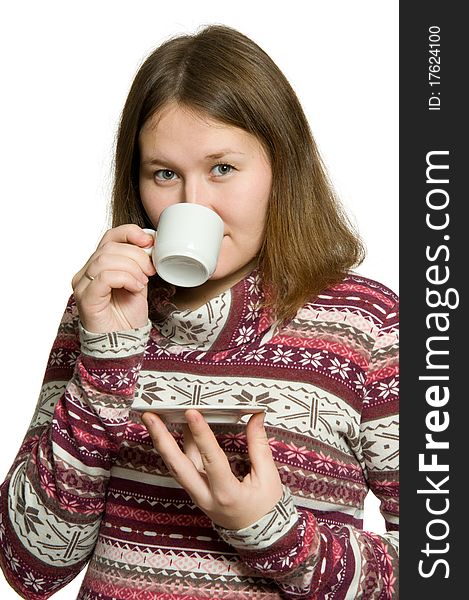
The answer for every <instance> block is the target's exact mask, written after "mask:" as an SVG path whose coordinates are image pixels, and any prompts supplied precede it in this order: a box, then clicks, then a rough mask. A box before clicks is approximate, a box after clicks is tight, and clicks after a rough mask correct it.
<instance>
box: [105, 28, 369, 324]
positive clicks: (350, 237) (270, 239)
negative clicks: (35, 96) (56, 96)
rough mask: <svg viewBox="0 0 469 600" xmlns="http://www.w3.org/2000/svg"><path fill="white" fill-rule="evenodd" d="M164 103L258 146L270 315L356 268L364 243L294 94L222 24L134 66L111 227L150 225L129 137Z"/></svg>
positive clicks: (262, 268) (262, 260) (175, 41)
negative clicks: (266, 180)
mask: <svg viewBox="0 0 469 600" xmlns="http://www.w3.org/2000/svg"><path fill="white" fill-rule="evenodd" d="M168 102H177V103H179V104H181V105H184V106H187V107H189V108H191V109H193V110H196V111H197V112H200V113H203V114H205V115H208V116H209V117H211V118H213V119H216V120H218V121H220V122H222V123H224V124H227V125H232V126H234V127H239V128H241V129H243V130H245V131H247V132H249V133H251V134H253V135H254V136H255V137H256V138H257V139H258V140H259V141H260V142H261V143H262V144H263V146H264V147H265V149H266V151H267V154H268V157H269V159H270V163H271V168H272V191H271V197H270V200H269V204H268V208H267V215H266V224H265V232H264V239H263V244H262V247H261V249H260V251H259V254H258V268H259V273H260V275H261V278H262V282H263V285H264V287H265V289H266V290H268V291H269V293H268V297H269V303H270V304H271V306H272V308H273V310H274V313H275V315H276V317H277V318H278V319H280V320H283V319H286V318H291V317H293V316H294V314H295V313H296V311H297V310H298V308H299V307H300V306H302V305H303V304H304V302H305V301H306V300H307V299H308V298H311V297H312V296H314V295H316V294H318V293H319V292H320V291H321V290H322V289H324V287H325V286H327V285H328V284H331V283H333V282H336V281H339V280H340V279H342V278H343V277H344V275H345V274H346V273H347V271H348V270H349V269H350V268H352V267H353V266H356V265H358V264H360V262H361V261H362V260H363V257H364V249H363V245H362V243H361V241H360V239H359V237H358V235H357V234H356V233H355V232H354V230H353V228H352V226H351V224H350V222H349V221H348V219H347V217H346V215H345V214H344V212H343V211H342V208H341V205H340V203H339V201H338V199H337V197H336V195H335V192H334V190H333V188H332V186H331V184H330V182H329V179H328V176H327V173H326V169H325V167H324V165H323V162H322V159H321V157H320V155H319V152H318V149H317V147H316V144H315V142H314V139H313V136H312V134H311V131H310V128H309V125H308V122H307V119H306V117H305V115H304V112H303V110H302V108H301V105H300V102H299V101H298V98H297V96H296V94H295V92H294V91H293V89H292V87H291V86H290V84H289V83H288V81H287V79H286V78H285V76H284V75H283V73H282V72H281V71H280V69H279V68H278V67H277V66H276V65H275V63H274V62H273V61H272V59H271V58H270V57H269V56H268V55H267V54H266V53H265V52H264V51H263V50H262V49H261V48H260V47H259V46H258V45H257V44H255V43H254V42H253V41H252V40H251V39H249V38H248V37H246V36H245V35H243V34H241V33H240V32H238V31H236V30H234V29H232V28H230V27H226V26H221V25H210V26H208V27H205V28H203V29H202V30H201V31H199V32H198V33H196V34H194V35H181V36H178V37H174V38H172V39H169V40H168V41H166V42H164V43H163V44H162V45H160V46H159V47H158V48H156V50H154V51H153V52H152V53H151V54H150V55H149V56H148V58H147V59H146V60H145V61H144V63H143V64H142V65H141V67H140V69H139V70H138V72H137V74H136V76H135V79H134V81H133V84H132V86H131V89H130V92H129V95H128V98H127V101H126V103H125V106H124V109H123V112H122V117H121V121H120V126H119V130H118V136H117V143H116V154H115V165H114V166H115V177H114V189H113V199H112V215H113V223H112V224H113V227H115V226H117V225H121V224H124V223H136V224H137V225H140V226H141V227H152V224H151V222H150V221H149V219H148V216H147V215H146V213H145V211H144V209H143V206H142V203H141V200H140V195H139V166H140V153H139V145H138V136H139V133H140V131H141V129H142V127H143V125H144V124H145V123H146V121H147V120H148V119H150V118H151V117H152V116H153V115H154V114H155V113H156V112H158V111H159V110H160V109H161V108H163V106H164V105H166V104H167V103H168ZM159 283H160V284H161V280H160V281H159ZM150 293H151V291H150ZM168 293H170V292H168Z"/></svg>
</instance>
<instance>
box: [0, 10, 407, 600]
mask: <svg viewBox="0 0 469 600" xmlns="http://www.w3.org/2000/svg"><path fill="white" fill-rule="evenodd" d="M2 7H3V8H2V9H1V11H0V56H1V59H0V60H1V84H2V90H3V91H2V94H1V96H0V131H1V136H0V170H1V188H0V189H1V196H2V202H1V236H0V251H1V253H0V256H1V271H0V273H1V275H0V281H1V286H2V287H1V294H0V303H1V304H0V311H1V312H0V314H1V317H2V328H3V343H2V347H1V353H2V360H1V362H0V365H1V373H0V375H1V385H2V387H1V389H2V398H1V403H2V407H3V411H4V418H2V419H0V480H2V479H3V478H4V476H5V474H6V472H7V470H8V468H9V466H10V464H11V462H12V460H13V459H14V456H15V455H16V452H17V450H18V447H19V444H20V442H21V439H22V437H23V434H24V433H25V431H26V428H27V426H28V424H29V421H30V419H31V417H32V414H33V411H34V406H35V403H36V400H37V396H38V393H39V389H40V385H41V380H42V376H43V373H44V369H45V364H46V360H47V356H48V353H49V350H50V346H51V344H52V342H53V340H54V337H55V333H56V330H57V326H58V323H59V321H60V317H61V315H62V312H63V310H64V307H65V304H66V301H67V299H68V297H69V295H70V293H71V286H70V281H71V278H72V276H73V275H74V273H75V272H76V271H78V270H79V269H80V268H81V266H82V264H83V263H84V262H85V261H86V260H87V258H88V256H89V255H90V254H91V253H92V252H93V250H94V248H95V246H96V244H97V242H98V241H99V239H100V237H101V235H102V234H103V233H104V231H105V230H106V229H107V227H108V221H107V214H108V213H107V205H108V200H109V197H110V187H111V160H112V149H113V140H114V135H115V132H116V127H117V123H118V119H119V114H120V111H121V109H122V106H123V103H124V100H125V98H126V94H127V92H128V89H129V86H130V83H131V81H132V79H133V76H134V75H135V72H136V70H137V68H138V66H139V65H140V63H141V62H142V60H143V59H144V58H145V57H146V55H147V54H148V53H149V52H150V51H151V50H152V49H153V48H154V47H155V46H157V45H158V44H159V43H160V42H162V41H163V40H165V39H166V38H167V37H169V36H171V35H173V34H176V33H186V32H193V31H194V30H195V29H196V28H197V27H199V26H200V25H203V24H208V23H223V24H226V25H230V26H232V27H235V28H237V29H239V30H240V31H242V32H243V33H245V34H247V35H248V36H250V37H252V38H253V39H254V41H256V42H257V43H258V44H259V45H260V46H261V47H262V48H264V50H266V51H267V52H268V53H269V54H270V56H271V57H272V58H273V59H274V61H275V62H276V63H277V64H278V65H279V67H280V68H281V69H282V70H283V72H284V73H285V75H286V76H287V78H288V79H289V81H290V83H291V84H292V85H293V87H294V89H295V90H296V92H297V94H298V96H299V98H300V101H301V102H302V104H303V107H304V109H305V112H306V114H307V116H308V119H309V121H310V124H311V127H312V130H313V134H314V136H315V138H316V141H317V143H318V145H319V148H320V151H321V153H322V155H323V158H324V160H325V162H326V165H327V167H328V170H329V173H330V176H331V178H332V181H333V183H334V184H335V186H336V189H337V191H338V192H339V195H340V197H341V198H342V201H343V203H344V205H345V206H346V208H347V210H348V212H349V214H350V216H351V218H352V220H353V222H354V223H355V224H356V225H357V226H358V228H359V230H360V232H361V234H362V236H363V238H364V240H365V242H366V244H367V248H368V258H367V260H366V262H365V263H364V264H363V266H362V267H360V269H359V271H360V272H361V273H363V274H364V275H366V276H368V277H372V278H374V279H378V280H379V281H381V282H382V283H385V284H387V285H388V286H389V287H391V288H392V289H394V290H395V291H396V292H397V291H398V2H395V1H392V0H384V1H381V2H376V1H375V0H354V1H353V2H350V1H349V0H329V1H328V2H326V1H321V0H309V1H308V2H306V1H299V0H298V1H294V0H291V1H290V2H288V3H283V2H282V3H274V2H271V1H267V0H265V1H264V0H262V1H258V2H255V1H253V0H249V1H246V0H237V1H236V2H234V3H233V2H220V1H209V0H205V1H204V0H198V1H195V2H194V1H193V0H192V1H190V0H189V1H182V0H173V1H172V2H170V3H162V2H157V1H156V0H155V1H148V0H139V1H135V2H130V0H127V1H123V0H113V1H111V0H100V1H99V2H95V1H93V0H81V1H80V2H76V3H72V2H62V1H53V0H42V1H41V2H37V3H36V2H35V1H33V0H29V1H21V0H17V1H16V2H15V3H12V2H10V3H2ZM366 507H367V511H368V514H367V517H366V521H365V529H370V530H374V531H377V532H382V531H383V523H382V520H381V518H380V517H379V515H378V514H377V508H376V507H377V503H376V501H375V499H374V498H373V497H371V498H369V499H368V500H367V502H366ZM82 576H83V574H81V575H80V576H79V577H78V578H77V579H76V580H75V581H73V582H72V583H71V584H69V585H68V586H67V587H66V588H65V589H64V590H62V591H61V592H59V593H57V594H56V596H54V598H58V599H67V600H71V599H72V598H75V597H76V594H77V592H78V589H79V585H80V582H81V579H82ZM0 597H1V598H2V600H9V599H14V598H17V597H18V596H17V595H16V594H15V593H14V592H13V591H11V589H10V588H9V586H8V585H7V584H6V582H5V580H4V579H3V577H2V576H1V575H0Z"/></svg>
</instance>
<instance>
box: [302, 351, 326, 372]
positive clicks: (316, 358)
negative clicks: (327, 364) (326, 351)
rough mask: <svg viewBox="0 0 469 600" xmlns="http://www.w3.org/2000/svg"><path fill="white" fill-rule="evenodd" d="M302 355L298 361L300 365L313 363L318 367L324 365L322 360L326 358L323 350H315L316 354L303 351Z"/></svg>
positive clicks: (313, 365) (312, 364)
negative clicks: (322, 352)
mask: <svg viewBox="0 0 469 600" xmlns="http://www.w3.org/2000/svg"><path fill="white" fill-rule="evenodd" d="M300 356H301V360H300V361H298V362H299V363H300V365H304V366H307V365H311V366H312V367H315V368H316V369H317V368H318V367H320V366H321V365H322V361H323V359H324V356H323V355H322V354H321V352H315V353H314V354H312V353H311V352H308V351H306V352H302V353H301V355H300Z"/></svg>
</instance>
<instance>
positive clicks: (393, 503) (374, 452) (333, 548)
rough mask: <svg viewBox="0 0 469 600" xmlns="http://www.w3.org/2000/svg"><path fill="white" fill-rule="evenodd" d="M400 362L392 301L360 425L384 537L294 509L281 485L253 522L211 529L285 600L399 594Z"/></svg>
mask: <svg viewBox="0 0 469 600" xmlns="http://www.w3.org/2000/svg"><path fill="white" fill-rule="evenodd" d="M398 364H399V363H398V307H397V304H396V305H394V306H393V307H392V308H391V309H390V311H389V312H388V314H387V316H386V318H385V319H384V321H383V323H382V326H381V328H380V331H379V333H378V335H377V337H376V340H375V343H374V347H373V350H372V353H371V359H370V363H369V368H368V372H367V378H366V382H365V385H364V390H363V394H364V395H363V410H362V419H361V427H360V452H361V456H360V457H359V458H360V460H361V462H362V465H363V469H364V473H365V476H366V479H367V482H368V486H369V489H371V490H372V491H373V493H374V494H375V495H376V496H377V497H378V498H379V499H380V511H381V514H382V515H383V517H384V519H385V522H386V533H385V534H384V535H377V534H375V533H372V532H367V531H364V530H362V529H358V528H356V527H353V526H350V525H343V526H341V527H339V526H334V527H333V526H330V525H328V524H324V523H321V522H320V521H319V520H318V519H316V518H315V516H314V514H313V513H312V512H311V511H310V510H308V509H307V508H303V507H298V506H295V504H294V502H293V498H292V495H291V494H290V491H289V490H288V488H287V487H285V486H284V493H283V496H282V498H281V500H280V501H279V502H278V503H277V505H276V506H275V507H274V508H273V510H272V511H271V512H270V513H269V514H268V515H265V516H264V517H263V518H262V519H260V520H259V521H257V522H256V523H254V524H253V525H250V526H249V527H246V528H245V529H242V530H237V531H230V530H226V529H223V528H221V527H218V526H215V529H216V530H217V531H218V533H219V535H220V536H221V537H222V539H224V540H225V541H226V542H227V543H229V544H231V545H232V546H233V547H235V548H236V550H237V551H238V553H239V554H240V556H241V557H242V558H243V560H244V562H245V563H246V564H248V565H249V566H250V567H251V568H253V569H255V570H256V571H257V572H261V573H262V574H263V575H264V576H265V577H267V578H271V579H273V580H275V581H276V583H277V585H278V586H279V588H280V589H281V590H282V597H284V598H288V599H293V598H294V599H295V600H313V599H314V600H319V599H323V598H329V597H334V598H337V599H339V598H344V599H345V598H360V599H362V600H366V599H375V598H376V599H378V598H379V599H380V600H384V599H396V598H398V597H399V590H398V540H399V538H398V522H399V521H398V514H399V511H398V499H399V486H398V455H399V451H398V385H399V383H398V381H399V380H398ZM330 594H332V595H330Z"/></svg>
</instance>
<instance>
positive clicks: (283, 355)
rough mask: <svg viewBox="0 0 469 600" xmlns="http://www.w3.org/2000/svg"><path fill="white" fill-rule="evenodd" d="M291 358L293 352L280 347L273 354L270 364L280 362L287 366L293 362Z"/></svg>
mask: <svg viewBox="0 0 469 600" xmlns="http://www.w3.org/2000/svg"><path fill="white" fill-rule="evenodd" d="M293 356H294V352H293V350H291V349H290V348H289V349H288V350H284V349H283V348H282V347H279V348H277V350H275V351H274V352H273V358H272V362H274V363H277V362H282V363H283V364H284V365H288V364H289V363H291V362H293V358H292V357H293Z"/></svg>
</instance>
